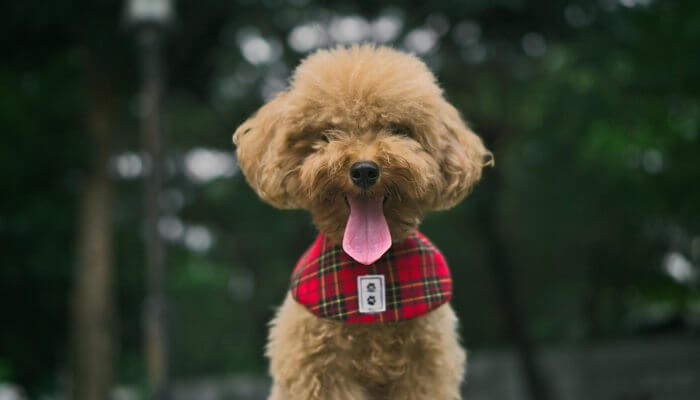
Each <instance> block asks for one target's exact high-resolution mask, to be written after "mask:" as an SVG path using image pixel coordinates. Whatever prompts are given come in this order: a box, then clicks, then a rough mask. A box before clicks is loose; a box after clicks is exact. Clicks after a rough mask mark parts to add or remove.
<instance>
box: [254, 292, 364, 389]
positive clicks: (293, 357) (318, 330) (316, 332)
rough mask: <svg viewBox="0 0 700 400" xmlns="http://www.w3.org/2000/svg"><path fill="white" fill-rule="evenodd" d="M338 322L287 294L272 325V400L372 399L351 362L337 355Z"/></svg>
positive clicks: (270, 350)
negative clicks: (306, 306)
mask: <svg viewBox="0 0 700 400" xmlns="http://www.w3.org/2000/svg"><path fill="white" fill-rule="evenodd" d="M337 337H338V325H337V324H333V323H329V322H328V321H322V320H320V319H319V318H316V317H315V316H314V315H312V314H311V313H310V312H309V311H308V310H306V309H305V308H304V307H303V306H301V305H299V304H298V303H297V302H296V301H294V299H292V297H291V296H287V298H286V299H285V301H284V303H283V304H282V306H281V307H280V309H279V310H278V312H277V315H276V316H275V318H274V319H273V320H272V323H271V324H270V335H269V341H268V344H267V356H268V358H269V359H270V374H271V375H272V379H273V387H272V392H271V394H270V398H269V399H270V400H369V397H368V396H367V395H366V392H365V390H364V388H363V386H362V385H361V383H360V382H358V380H357V379H356V378H355V376H354V374H353V373H352V370H351V369H350V368H351V367H350V363H348V362H347V360H345V362H344V360H343V357H340V356H339V355H338V351H337V349H336V348H335V347H334V345H333V343H334V340H333V339H334V338H337Z"/></svg>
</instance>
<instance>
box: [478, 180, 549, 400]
mask: <svg viewBox="0 0 700 400" xmlns="http://www.w3.org/2000/svg"><path fill="white" fill-rule="evenodd" d="M486 179H487V182H488V184H489V186H490V189H491V190H490V197H489V201H488V204H489V205H490V209H489V211H488V212H486V213H483V214H482V218H483V219H484V222H483V224H482V226H483V227H484V230H483V234H484V236H485V239H486V241H487V243H488V244H487V246H488V248H489V270H490V272H491V279H492V282H493V287H494V291H495V292H496V295H497V297H498V300H499V302H500V308H501V311H502V313H503V319H504V322H505V325H506V329H508V334H509V336H510V338H511V340H513V341H514V342H515V345H516V346H517V350H518V356H519V361H520V365H521V368H522V370H523V372H524V373H525V376H524V378H525V383H526V385H527V389H528V391H529V394H530V396H529V397H530V399H531V400H549V399H550V398H551V395H550V392H549V387H548V385H547V383H546V381H545V378H544V375H543V373H542V370H541V368H540V366H539V364H538V360H537V347H536V346H535V343H534V341H533V340H532V337H531V335H530V332H528V329H527V324H526V323H525V321H526V319H527V318H526V317H525V315H524V312H523V309H524V305H523V300H522V299H520V298H519V295H518V291H517V285H516V283H515V281H514V279H513V268H512V267H513V266H512V265H511V261H510V258H509V257H508V255H507V251H508V249H507V246H506V238H505V235H504V234H503V230H502V228H501V221H500V218H499V215H498V205H499V204H500V201H499V196H500V193H501V191H502V188H501V185H502V178H501V176H500V171H499V170H494V171H493V172H492V173H490V174H488V176H487V177H486Z"/></svg>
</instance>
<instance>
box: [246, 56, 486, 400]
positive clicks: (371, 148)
mask: <svg viewBox="0 0 700 400" xmlns="http://www.w3.org/2000/svg"><path fill="white" fill-rule="evenodd" d="M233 141H234V144H235V145H236V146H237V150H236V151H237V157H238V161H239V164H240V167H241V171H242V172H243V174H244V175H245V177H246V179H247V181H248V183H249V184H250V186H251V187H252V188H253V189H254V190H255V192H256V193H257V194H258V195H259V197H260V198H261V199H262V200H264V201H265V202H267V203H269V204H271V205H272V206H274V207H277V208H281V209H299V208H300V209H305V210H308V211H309V212H310V213H311V216H312V218H313V222H314V225H315V226H316V228H318V230H319V232H320V234H319V237H318V238H317V240H316V241H315V242H314V244H313V245H312V246H311V247H310V248H309V250H307V252H306V253H305V254H304V256H302V258H301V259H300V260H299V262H298V263H297V266H296V268H295V269H294V272H293V274H292V284H291V289H290V291H289V293H288V294H287V297H286V299H285V300H284V302H283V304H282V305H281V307H280V308H279V309H278V311H277V313H276V316H275V317H274V319H273V321H272V322H271V323H270V333H269V338H268V345H267V348H266V355H267V357H268V358H269V360H270V373H271V375H272V378H273V387H272V391H271V394H270V399H271V400H297V399H299V400H310V399H313V400H316V399H318V400H320V399H324V400H369V399H396V400H398V399H401V400H411V399H415V400H419V399H420V400H423V399H426V400H427V399H430V400H450V399H460V398H461V396H460V386H461V383H462V380H463V377H464V373H465V362H466V353H465V351H464V350H463V349H462V347H461V346H460V343H459V336H458V332H457V328H458V322H457V318H456V316H455V313H454V311H453V309H452V308H451V306H450V304H449V298H450V297H451V293H452V285H451V278H450V276H449V269H447V265H446V263H445V262H444V258H443V257H442V254H441V253H440V252H439V250H437V249H436V248H435V247H434V246H433V245H432V243H430V242H429V240H428V239H427V238H426V237H425V236H423V235H422V234H420V232H418V231H417V227H418V224H419V222H420V221H421V219H422V217H423V216H424V215H425V213H426V212H429V211H435V210H444V209H448V208H450V207H453V206H454V205H456V204H457V203H459V202H460V201H461V200H462V199H463V198H464V197H465V196H466V195H467V194H468V193H469V192H470V190H471V188H472V187H473V186H474V184H475V183H476V182H477V181H478V180H479V179H480V177H481V174H482V168H483V167H485V166H487V165H491V164H492V160H493V158H492V155H491V153H490V152H489V151H488V150H487V149H486V148H485V146H484V144H483V142H482V140H481V139H480V138H479V136H477V135H476V134H474V133H473V132H472V131H471V130H470V129H469V128H468V127H467V125H466V124H465V122H464V121H463V120H462V118H461V117H460V114H459V112H458V111H457V110H456V109H455V108H454V107H453V106H452V105H451V104H449V103H448V102H447V101H446V100H445V98H444V97H443V93H442V90H441V89H440V87H439V86H438V84H437V82H436V79H435V77H434V75H433V74H432V73H431V72H430V70H429V69H428V68H427V66H426V65H425V64H424V63H423V62H422V61H421V60H420V59H419V58H417V57H416V56H414V55H411V54H408V53H404V52H401V51H398V50H395V49H392V48H389V47H382V46H375V45H371V44H365V45H354V46H350V47H342V46H341V47H336V48H333V49H326V50H319V51H317V52H315V53H313V54H312V55H310V56H308V57H307V58H306V59H305V60H303V61H302V62H301V63H300V65H299V66H298V67H297V69H296V70H295V72H294V73H293V75H292V78H291V80H290V84H289V87H288V89H287V90H285V91H283V92H281V93H280V94H279V95H277V96H276V97H275V98H274V99H273V100H271V101H269V102H268V103H267V104H265V105H264V106H263V107H262V108H260V109H259V110H258V111H257V112H256V113H255V114H254V115H253V116H252V117H250V118H249V119H248V120H246V121H245V122H244V123H243V124H241V125H240V126H239V127H238V129H236V132H235V133H234V136H233ZM401 274H403V275H404V276H403V277H402V276H399V275H401ZM394 275H396V276H394ZM409 275H410V276H409Z"/></svg>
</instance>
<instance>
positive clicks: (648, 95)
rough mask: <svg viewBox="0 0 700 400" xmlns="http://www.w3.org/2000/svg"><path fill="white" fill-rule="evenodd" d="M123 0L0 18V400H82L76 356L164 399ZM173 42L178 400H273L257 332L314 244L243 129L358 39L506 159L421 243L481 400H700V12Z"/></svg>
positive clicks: (194, 37) (538, 12)
mask: <svg viewBox="0 0 700 400" xmlns="http://www.w3.org/2000/svg"><path fill="white" fill-rule="evenodd" d="M125 4H126V3H125V2H120V1H100V2H96V1H84V0H81V1H77V0H76V1H72V2H67V1H51V2H35V4H32V3H31V2H6V3H5V4H3V5H2V7H1V8H0V9H2V11H3V12H2V15H1V16H0V20H1V21H2V24H0V32H1V34H0V42H1V43H2V56H1V58H0V121H1V122H2V128H3V129H2V130H3V132H2V141H1V142H0V143H1V145H0V182H2V183H3V187H4V190H3V191H2V192H3V193H2V195H1V196H0V248H1V249H2V251H1V253H0V397H1V398H2V399H3V400H5V399H15V398H18V399H19V398H30V399H34V398H41V399H62V398H81V395H79V393H81V391H80V389H79V387H80V386H81V385H84V384H90V382H84V381H81V379H82V377H84V376H90V372H92V373H96V372H95V371H88V372H87V375H85V371H81V370H80V368H77V367H76V365H78V364H79V363H77V362H76V361H75V360H76V357H79V356H76V354H78V353H80V352H87V353H90V352H91V351H93V350H92V347H91V346H93V345H96V346H98V347H99V346H101V345H104V344H105V343H107V347H108V348H109V349H110V350H109V351H106V352H98V353H94V354H100V356H99V357H103V359H102V360H101V361H100V362H98V363H97V364H95V365H97V366H98V369H100V368H101V369H103V370H104V371H102V370H101V371H99V372H97V373H98V375H100V376H104V377H106V378H104V379H103V381H104V382H105V383H99V382H98V383H97V385H98V386H100V385H101V387H103V388H106V389H104V390H107V391H108V392H105V393H109V394H104V396H105V397H107V396H109V398H114V399H139V398H147V397H149V395H148V394H147V393H148V392H149V391H148V387H149V383H148V379H147V375H148V374H147V368H146V363H145V361H144V359H145V350H144V340H143V330H144V328H143V325H144V324H143V321H144V313H143V306H144V299H145V296H146V295H147V286H146V272H145V270H146V268H145V259H144V248H145V247H144V232H145V231H146V227H145V226H144V218H143V206H142V200H143V190H142V188H143V177H144V175H145V174H146V173H147V172H148V171H149V162H148V159H147V158H144V157H143V156H142V149H141V139H140V128H139V123H140V116H141V113H140V111H139V110H140V103H139V101H140V97H139V96H140V93H141V90H142V85H143V84H142V81H143V78H144V77H143V74H142V73H141V72H140V64H141V62H142V55H143V54H142V52H141V51H140V50H139V46H138V38H139V35H140V34H142V31H143V30H144V29H150V28H148V27H143V26H135V25H134V24H130V23H129V22H128V20H127V18H126V16H125V9H126V5H125ZM151 28H152V27H151ZM160 34H161V35H162V43H163V45H164V48H163V51H162V53H161V55H160V57H161V58H162V67H161V72H162V74H163V82H164V90H165V92H164V95H163V101H162V107H161V110H160V115H161V116H162V122H163V125H162V132H163V135H164V138H165V139H164V141H165V143H166V145H167V151H166V153H165V166H166V168H165V179H164V182H163V188H162V191H161V192H160V194H159V205H160V209H161V213H162V217H161V218H160V219H159V221H158V223H157V228H158V232H159V233H160V235H161V236H162V238H163V240H164V241H165V243H166V247H167V261H166V265H167V268H168V276H167V293H168V302H169V308H168V311H167V320H168V324H169V327H168V336H169V344H168V346H167V348H168V349H169V356H170V357H169V372H168V374H169V376H170V378H171V379H170V382H171V389H170V392H171V396H172V397H173V398H182V399H186V398H193V399H219V398H220V399H228V398H231V399H238V398H241V399H242V398H246V399H248V398H249V399H258V398H263V396H264V395H265V393H266V390H267V389H266V387H267V381H266V379H265V370H266V361H265V359H264V358H263V347H264V343H265V336H266V331H267V327H266V323H267V321H269V319H270V318H271V316H272V315H273V311H274V307H275V306H276V305H278V304H279V303H280V302H281V300H282V299H283V297H284V296H285V291H286V289H287V285H288V278H289V274H290V272H291V268H292V266H293V264H294V262H295V261H296V260H297V258H298V256H299V255H300V254H301V252H302V251H303V249H305V247H306V246H308V244H309V243H310V242H311V241H312V239H313V237H314V235H315V233H314V228H313V226H312V225H311V223H310V218H309V217H308V216H307V215H306V214H305V213H304V212H302V211H292V212H290V211H279V210H275V209H273V208H271V207H269V206H267V205H265V204H263V203H262V202H261V201H259V199H257V197H256V196H255V194H254V193H253V192H252V191H251V189H250V188H249V187H248V186H247V185H246V183H245V181H244V179H243V177H242V176H241V175H240V173H239V171H238V168H237V165H236V161H235V156H234V148H233V145H232V144H231V134H232V133H233V131H234V129H235V128H236V127H237V125H238V124H239V123H241V122H242V121H243V120H244V119H245V118H246V117H247V116H249V115H250V114H251V113H252V112H254V111H255V110H256V109H257V108H258V107H259V106H260V105H261V104H263V103H264V102H265V100H266V99H269V98H270V97H271V96H273V95H274V94H275V93H276V92H278V91H280V90H282V89H283V88H284V87H285V85H286V82H287V79H288V77H289V75H290V73H291V71H292V70H293V68H294V67H295V65H296V64H297V63H298V62H299V60H300V59H302V58H303V57H304V56H305V55H307V54H308V53H309V52H312V51H313V50H314V49H316V48H322V47H328V46H333V45H335V44H348V43H353V42H366V41H371V42H376V43H385V44H388V45H391V46H394V47H397V48H400V49H405V50H407V51H411V52H414V53H416V54H417V55H419V56H420V57H421V58H422V59H423V60H424V61H425V62H426V63H427V64H428V65H429V66H430V68H431V69H432V70H433V71H434V73H435V74H436V75H437V76H438V79H439V81H440V83H441V85H442V87H443V88H444V89H445V92H446V96H447V98H448V99H449V100H450V101H451V102H452V103H453V104H455V106H456V107H457V108H458V109H459V110H461V111H462V113H463V115H464V116H465V119H467V120H468V121H469V122H470V123H471V125H472V127H473V129H474V130H475V131H476V132H477V133H479V134H480V135H481V136H482V137H483V138H484V140H485V142H486V143H487V146H488V147H489V148H490V149H491V150H492V151H493V152H494V154H495V159H496V167H495V168H492V169H489V170H488V171H486V173H485V176H484V178H483V181H482V183H480V184H479V185H478V186H477V187H476V189H475V191H474V193H473V194H472V195H471V196H470V197H468V198H467V200H466V201H464V202H463V203H462V204H460V205H459V206H458V207H456V208H454V209H453V210H450V211H447V212H442V213H438V214H433V215H430V216H429V217H428V218H427V219H426V220H425V222H424V224H423V225H422V227H421V229H422V231H423V232H425V233H426V234H427V235H428V236H429V237H430V238H431V239H432V241H433V242H434V243H435V244H436V245H438V246H439V247H440V248H441V249H442V251H443V252H444V253H445V254H446V256H447V259H448V261H449V263H450V265H451V267H452V271H453V274H454V280H455V284H456V293H455V296H454V300H453V302H452V303H453V306H454V308H455V309H456V311H457V313H458V314H459V317H460V319H461V327H462V328H461V331H462V335H463V338H464V344H465V346H466V347H467V348H468V349H469V350H470V351H471V352H472V355H473V358H472V362H471V372H470V376H469V378H468V380H467V383H466V386H465V393H468V394H469V393H471V394H470V395H469V396H468V397H467V398H468V399H481V398H488V399H526V398H531V399H533V400H539V399H543V400H544V399H548V398H549V399H558V398H562V399H565V398H569V399H579V398H581V399H582V398H596V399H626V400H637V399H638V400H651V399H669V400H678V399H685V398H692V396H693V395H692V393H695V395H697V393H698V391H697V390H700V389H698V388H699V386H700V382H699V380H700V377H699V376H700V373H698V371H700V347H699V346H698V343H699V342H700V341H699V340H698V339H700V293H699V291H698V274H699V272H700V271H699V270H698V265H699V264H700V184H699V183H700V161H699V160H698V157H699V155H700V51H699V50H698V45H699V44H700V2H698V1H694V0H686V1H681V0H678V1H672V0H619V1H616V0H591V1H583V0H565V1H559V0H550V1H526V0H472V1H456V0H446V1H437V0H435V1H429V2H411V1H402V0H397V1H393V2H378V1H332V2H326V1H314V0H264V1H253V0H239V1H232V0H227V1H223V0H210V1H199V2H194V1H187V2H186V1H178V2H175V3H174V4H173V18H172V20H171V21H170V23H169V24H168V26H167V27H164V28H163V29H162V32H161V33H160ZM95 244H97V245H95ZM90 271H93V273H91V272H90ZM94 271H98V273H97V274H95V273H94ZM91 279H100V282H99V283H96V284H93V282H92V281H91ZM81 282H82V284H81ZM91 288H92V289H93V290H90V289H91ZM91 306H96V307H97V309H98V310H99V312H97V314H98V315H97V316H98V318H97V320H95V321H92V322H90V321H88V322H87V323H83V324H81V323H80V321H78V322H76V320H77V317H76V315H77V314H79V313H80V310H81V309H82V310H85V309H89V308H90V307H91ZM81 307H82V308H81ZM100 307H101V308H100ZM83 322H85V321H83ZM90 330H92V331H90ZM91 332H98V337H99V335H100V334H101V335H102V336H101V337H102V339H100V340H102V341H100V340H98V341H97V342H94V341H92V340H91V339H89V338H90V337H94V336H90V335H91ZM572 382H573V383H572ZM93 383H94V382H93ZM198 390H199V391H198ZM207 390H208V391H207ZM596 390H597V392H596ZM205 393H208V394H205ZM3 394H4V395H5V396H10V397H2V396H3ZM11 396H15V397H11ZM207 396H209V397H207ZM684 396H688V397H684Z"/></svg>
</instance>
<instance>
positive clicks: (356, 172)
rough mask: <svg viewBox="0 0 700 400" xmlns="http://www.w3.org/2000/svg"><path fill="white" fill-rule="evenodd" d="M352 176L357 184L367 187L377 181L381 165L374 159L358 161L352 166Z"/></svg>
mask: <svg viewBox="0 0 700 400" xmlns="http://www.w3.org/2000/svg"><path fill="white" fill-rule="evenodd" d="M350 178H351V179H352V182H353V183H354V184H355V185H357V186H359V187H361V188H363V189H367V188H368V187H370V186H372V185H374V183H375V182H377V178H379V166H377V164H375V163H373V162H372V161H360V162H356V163H355V164H353V165H352V167H350Z"/></svg>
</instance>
